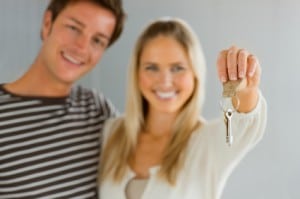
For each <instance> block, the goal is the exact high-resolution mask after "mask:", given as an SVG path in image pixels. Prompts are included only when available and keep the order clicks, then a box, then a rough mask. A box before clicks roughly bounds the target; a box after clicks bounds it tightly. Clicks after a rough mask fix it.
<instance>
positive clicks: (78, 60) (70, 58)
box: [62, 51, 84, 66]
mask: <svg viewBox="0 0 300 199" xmlns="http://www.w3.org/2000/svg"><path fill="white" fill-rule="evenodd" d="M62 56H63V57H64V58H65V59H66V60H67V61H69V62H70V63H72V64H75V65H78V66H80V65H83V64H84V62H83V61H82V60H81V58H78V57H75V56H72V55H70V54H68V53H66V52H64V51H63V52H62Z"/></svg>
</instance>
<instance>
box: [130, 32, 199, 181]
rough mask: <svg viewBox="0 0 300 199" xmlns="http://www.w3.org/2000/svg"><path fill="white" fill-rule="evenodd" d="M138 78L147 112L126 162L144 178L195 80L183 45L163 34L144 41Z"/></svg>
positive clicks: (157, 161) (157, 159) (155, 162)
mask: <svg viewBox="0 0 300 199" xmlns="http://www.w3.org/2000/svg"><path fill="white" fill-rule="evenodd" d="M138 79H139V89H140V91H141V93H142V94H143V96H144V98H145V99H146V101H147V102H148V104H149V112H148V115H147V117H146V126H145V128H144V131H143V132H142V133H140V134H139V138H138V145H137V148H136V150H135V154H134V157H133V160H132V161H130V162H131V163H130V164H131V168H132V169H133V170H134V171H135V173H136V174H137V178H147V177H149V173H148V170H149V168H151V167H153V166H155V165H158V164H160V162H161V160H162V155H163V152H164V150H165V148H166V146H167V144H168V142H169V141H170V139H171V127H172V124H173V123H174V120H175V118H176V116H177V115H178V113H179V112H180V109H181V108H182V107H183V106H184V104H185V103H186V101H187V100H188V99H189V98H190V96H191V95H192V93H193V91H194V87H195V81H194V74H193V71H192V66H191V65H190V61H189V59H188V55H187V53H186V51H185V49H184V48H183V47H182V46H181V45H180V44H179V43H178V42H177V41H176V40H174V39H173V38H170V37H166V36H158V37H156V38H154V39H152V40H150V41H149V42H148V43H147V44H146V45H145V47H144V49H143V51H142V53H141V57H140V66H139V71H138Z"/></svg>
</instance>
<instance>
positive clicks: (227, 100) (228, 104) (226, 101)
mask: <svg viewBox="0 0 300 199" xmlns="http://www.w3.org/2000/svg"><path fill="white" fill-rule="evenodd" d="M232 98H235V99H236V102H237V105H236V107H234V105H233V104H232ZM220 107H221V109H222V111H223V112H226V111H227V110H228V109H232V110H233V112H236V111H237V110H238V109H239V107H240V99H239V98H238V96H237V95H234V96H233V97H222V100H220Z"/></svg>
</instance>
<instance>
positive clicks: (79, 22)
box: [67, 17, 110, 41]
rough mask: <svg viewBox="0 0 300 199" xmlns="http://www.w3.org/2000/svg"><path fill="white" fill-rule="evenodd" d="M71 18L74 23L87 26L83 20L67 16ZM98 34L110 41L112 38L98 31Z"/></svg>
mask: <svg viewBox="0 0 300 199" xmlns="http://www.w3.org/2000/svg"><path fill="white" fill-rule="evenodd" d="M67 18H68V19H69V20H71V21H73V22H74V23H76V24H77V25H79V26H81V27H83V28H84V27H85V25H84V23H82V22H81V21H79V20H77V19H75V18H74V17H67ZM97 36H99V37H102V38H105V39H107V40H108V41H109V40H110V37H109V36H107V35H105V34H103V33H101V32H97Z"/></svg>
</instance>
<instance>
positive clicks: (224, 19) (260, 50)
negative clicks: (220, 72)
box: [0, 0, 300, 199]
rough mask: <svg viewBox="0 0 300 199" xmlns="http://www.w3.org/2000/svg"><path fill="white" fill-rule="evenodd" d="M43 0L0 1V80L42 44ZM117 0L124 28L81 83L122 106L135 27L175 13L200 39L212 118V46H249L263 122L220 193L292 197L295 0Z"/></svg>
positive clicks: (295, 196) (215, 109) (299, 14)
mask: <svg viewBox="0 0 300 199" xmlns="http://www.w3.org/2000/svg"><path fill="white" fill-rule="evenodd" d="M47 3H48V0H26V1H24V0H1V1H0V82H1V83H4V82H10V81H13V80H15V79H16V78H18V77H19V76H20V75H21V74H23V73H24V72H25V71H26V70H27V69H28V67H29V66H30V64H31V63H32V62H33V60H34V58H35V56H36V54H37V52H38V50H39V47H40V45H41V41H40V35H39V34H40V25H41V20H42V16H43V12H44V10H45V8H46V5H47ZM124 5H125V9H126V12H127V13H128V17H127V21H126V26H125V30H124V33H123V35H122V36H121V38H120V39H119V40H118V42H117V43H115V44H114V45H113V46H112V47H111V48H109V49H108V51H107V52H106V54H105V55H104V57H103V59H102V61H101V62H100V63H99V64H98V66H97V67H96V68H95V69H94V71H93V72H92V73H90V74H89V75H87V76H85V77H84V78H83V79H82V80H80V83H81V84H83V85H84V86H86V87H94V88H97V89H98V90H101V91H102V92H103V93H104V94H105V95H106V96H107V97H109V98H110V99H111V101H112V102H113V103H114V104H115V106H116V107H117V108H118V109H119V110H120V111H121V112H122V111H123V110H124V99H125V85H126V74H127V65H128V61H129V57H130V53H131V50H132V48H133V45H134V42H135V40H136V38H137V35H138V34H139V33H140V31H141V29H142V28H143V27H144V26H145V25H146V24H147V23H148V22H150V21H151V20H153V19H155V18H157V17H161V16H176V17H180V18H183V19H184V20H186V21H187V22H188V23H189V24H190V25H191V26H192V27H193V29H194V30H195V31H196V33H197V35H198V37H199V38H200V41H201V43H202V47H203V51H204V53H205V57H206V62H207V71H208V72H207V84H206V89H207V92H206V102H205V108H204V111H203V115H204V117H206V118H207V119H212V118H215V117H218V116H220V109H219V105H218V104H219V99H220V96H221V85H220V83H219V82H218V79H217V75H216V58H217V55H218V53H219V51H221V50H222V49H225V48H228V47H230V46H231V45H233V44H234V45H237V46H239V47H243V48H246V49H248V50H249V51H250V52H252V53H253V54H255V55H256V56H257V57H258V58H259V60H260V63H261V66H262V69H263V76H262V82H261V90H262V92H263V94H264V96H265V97H266V99H267V102H268V123H267V130H266V134H265V136H264V139H263V140H262V141H261V142H260V143H259V144H258V145H257V147H256V148H254V150H252V151H251V152H250V153H249V154H248V155H247V156H246V157H245V158H244V159H243V161H242V162H241V163H240V164H239V165H238V166H237V168H236V170H235V171H234V172H233V174H232V175H231V176H230V178H229V180H228V183H227V185H226V187H225V190H224V194H223V197H222V199H240V198H243V199H271V198H272V199H299V198H300V190H299V181H300V157H299V156H300V145H299V140H300V128H299V125H297V122H299V121H298V119H297V118H298V117H297V116H298V115H299V113H300V106H299V104H298V103H299V97H300V94H299V91H297V90H298V89H299V87H298V86H299V85H300V78H298V77H297V75H298V73H299V74H300V59H299V57H300V40H299V39H298V37H299V36H300V23H299V22H300V1H298V0H251V1H245V0H184V1H182V0H148V1H145V0H144V1H141V0H124ZM297 88H298V89H297ZM0 147H1V146H0Z"/></svg>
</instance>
